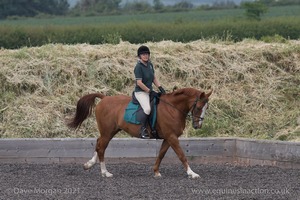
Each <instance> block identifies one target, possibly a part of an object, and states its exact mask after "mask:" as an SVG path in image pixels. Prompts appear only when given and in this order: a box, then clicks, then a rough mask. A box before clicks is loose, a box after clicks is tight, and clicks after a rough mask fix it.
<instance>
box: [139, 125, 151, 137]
mask: <svg viewBox="0 0 300 200" xmlns="http://www.w3.org/2000/svg"><path fill="white" fill-rule="evenodd" d="M140 137H141V138H142V139H150V136H149V133H148V130H147V128H145V127H143V126H142V127H141V132H140Z"/></svg>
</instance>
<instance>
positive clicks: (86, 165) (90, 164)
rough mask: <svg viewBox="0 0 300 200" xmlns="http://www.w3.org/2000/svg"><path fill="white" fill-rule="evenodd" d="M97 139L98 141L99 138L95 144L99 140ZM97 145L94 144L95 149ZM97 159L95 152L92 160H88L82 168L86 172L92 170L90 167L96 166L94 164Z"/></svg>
mask: <svg viewBox="0 0 300 200" xmlns="http://www.w3.org/2000/svg"><path fill="white" fill-rule="evenodd" d="M99 139H100V137H99V138H98V139H97V144H98V140H99ZM97 144H96V148H97ZM97 157H98V153H97V151H96V150H95V152H94V155H93V157H92V159H91V160H89V161H88V162H86V163H85V164H84V165H83V168H84V169H85V170H88V169H90V168H92V167H93V166H94V165H95V164H96V162H97Z"/></svg>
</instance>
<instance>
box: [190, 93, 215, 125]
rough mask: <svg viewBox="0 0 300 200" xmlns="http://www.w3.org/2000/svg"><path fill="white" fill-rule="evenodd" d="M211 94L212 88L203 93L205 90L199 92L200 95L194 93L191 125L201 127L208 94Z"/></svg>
mask: <svg viewBox="0 0 300 200" xmlns="http://www.w3.org/2000/svg"><path fill="white" fill-rule="evenodd" d="M211 94H212V90H211V91H210V92H209V93H207V94H205V92H201V93H200V95H196V97H195V101H194V103H193V105H192V107H191V113H192V120H193V127H194V128H195V129H199V128H201V127H202V123H203V120H204V115H205V111H206V110H207V108H208V100H209V96H210V95H211Z"/></svg>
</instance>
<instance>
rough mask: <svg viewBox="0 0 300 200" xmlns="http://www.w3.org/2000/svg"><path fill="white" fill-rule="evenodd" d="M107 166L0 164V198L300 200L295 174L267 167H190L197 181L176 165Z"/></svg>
mask: <svg viewBox="0 0 300 200" xmlns="http://www.w3.org/2000/svg"><path fill="white" fill-rule="evenodd" d="M152 165H153V164H152V163H151V164H150V163H130V162H129V163H121V162H120V163H111V164H110V163H108V164H107V168H108V170H109V171H110V172H111V173H113V174H114V177H113V178H102V177H101V176H100V174H99V172H100V167H99V164H97V166H95V167H94V168H92V169H91V170H88V171H84V170H83V168H82V165H79V164H0V184H1V190H0V199H1V200H2V199H3V200H4V199H5V200H6V199H13V200H16V199H28V200H32V199H63V200H67V199H70V200H74V199H122V200H125V199H136V200H137V199H222V200H223V199H230V200H233V199H239V200H240V199H252V200H254V199H263V200H265V199H270V200H271V199H272V200H273V199H292V200H294V199H295V200H297V199H298V200H299V199H300V181H299V180H300V172H299V170H296V169H281V168H277V167H268V166H264V167H262V166H254V167H240V166H232V165H202V164H195V163H194V164H193V163H192V164H191V168H192V169H193V170H194V171H195V172H197V173H199V174H200V176H201V178H200V179H196V180H192V179H189V178H188V177H187V175H186V173H185V171H184V170H183V167H182V165H181V164H180V163H177V164H174V163H162V165H161V174H162V177H161V178H154V177H153V172H152Z"/></svg>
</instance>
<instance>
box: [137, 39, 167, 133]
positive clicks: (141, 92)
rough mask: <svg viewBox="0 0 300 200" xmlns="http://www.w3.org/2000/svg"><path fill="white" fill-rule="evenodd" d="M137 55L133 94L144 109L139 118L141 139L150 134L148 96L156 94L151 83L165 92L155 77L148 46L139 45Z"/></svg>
mask: <svg viewBox="0 0 300 200" xmlns="http://www.w3.org/2000/svg"><path fill="white" fill-rule="evenodd" d="M137 56H138V58H139V60H138V62H137V64H136V66H135V68H134V75H135V80H136V85H135V89H134V95H135V97H136V99H137V100H138V102H139V103H140V105H141V107H142V109H143V111H144V112H143V116H142V120H141V122H142V127H141V130H140V137H141V138H142V139H149V138H150V136H149V133H148V131H147V121H148V116H149V114H150V112H151V107H150V97H149V96H150V94H151V93H152V94H153V95H157V93H156V92H154V91H153V88H152V83H154V84H155V86H156V87H158V89H159V90H160V92H161V93H162V94H165V93H166V92H165V90H164V89H163V87H162V86H161V85H160V83H159V81H158V80H157V78H156V77H155V73H154V68H153V65H152V63H151V61H150V50H149V48H148V47H147V46H144V45H142V46H140V47H139V48H138V50H137Z"/></svg>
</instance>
